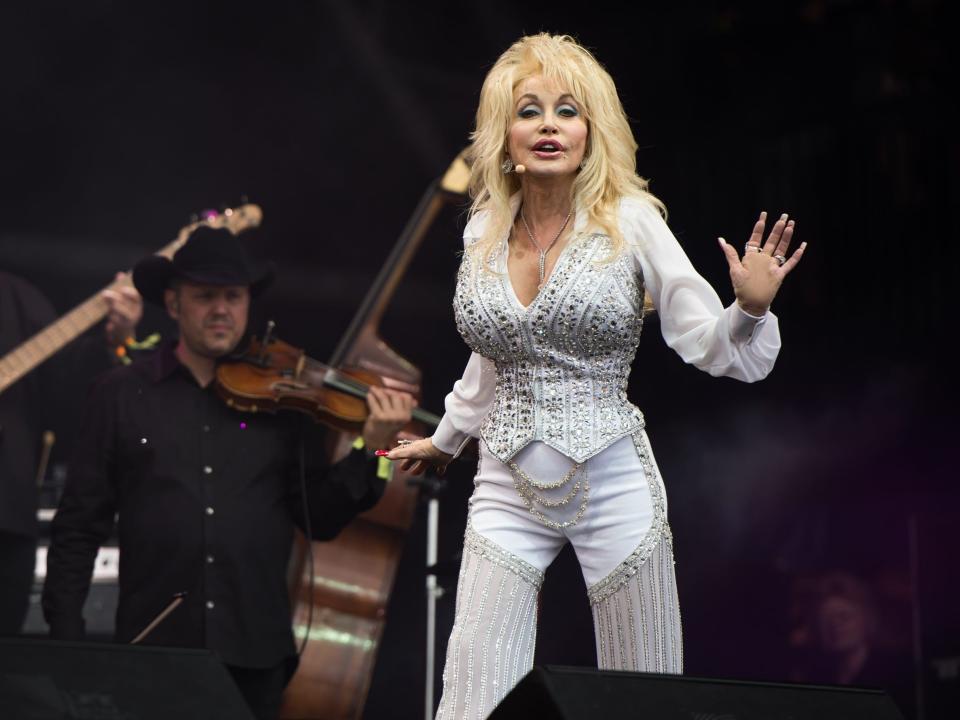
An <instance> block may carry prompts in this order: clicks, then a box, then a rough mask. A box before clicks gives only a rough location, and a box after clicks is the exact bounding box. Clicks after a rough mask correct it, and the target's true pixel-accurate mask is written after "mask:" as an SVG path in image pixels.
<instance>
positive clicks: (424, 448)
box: [387, 438, 453, 475]
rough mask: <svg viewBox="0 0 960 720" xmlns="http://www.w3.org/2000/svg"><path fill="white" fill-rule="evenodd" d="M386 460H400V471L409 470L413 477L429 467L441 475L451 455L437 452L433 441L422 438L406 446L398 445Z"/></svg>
mask: <svg viewBox="0 0 960 720" xmlns="http://www.w3.org/2000/svg"><path fill="white" fill-rule="evenodd" d="M387 459H388V460H400V461H402V462H401V463H400V469H401V470H409V471H410V472H411V473H412V474H413V475H420V474H421V473H422V472H423V471H424V470H426V469H427V468H428V467H430V466H431V465H434V466H435V467H436V469H437V473H438V474H440V475H442V474H443V473H444V471H445V470H446V469H447V463H449V462H450V461H451V460H453V455H449V454H447V453H445V452H444V451H443V450H438V449H437V448H435V447H434V445H433V440H431V439H430V438H423V439H422V440H415V441H414V442H411V443H407V444H406V445H398V446H397V447H395V448H394V449H393V450H391V451H390V453H389V454H388V455H387Z"/></svg>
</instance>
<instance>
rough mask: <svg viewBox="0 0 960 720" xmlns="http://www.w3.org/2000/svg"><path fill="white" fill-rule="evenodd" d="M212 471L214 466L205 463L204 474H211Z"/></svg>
mask: <svg viewBox="0 0 960 720" xmlns="http://www.w3.org/2000/svg"><path fill="white" fill-rule="evenodd" d="M212 472H213V468H212V467H210V466H209V465H204V466H203V474H204V475H209V474H210V473H212Z"/></svg>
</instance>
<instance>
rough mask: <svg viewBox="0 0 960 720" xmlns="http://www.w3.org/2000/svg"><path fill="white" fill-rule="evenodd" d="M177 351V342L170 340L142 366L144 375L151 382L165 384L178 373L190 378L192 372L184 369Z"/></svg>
mask: <svg viewBox="0 0 960 720" xmlns="http://www.w3.org/2000/svg"><path fill="white" fill-rule="evenodd" d="M176 349H177V341H176V340H168V341H167V342H165V343H163V344H162V345H161V346H160V347H159V348H157V351H156V352H155V353H153V355H151V356H150V357H149V358H148V359H146V360H145V361H144V362H143V364H142V365H141V367H142V369H143V373H144V374H145V375H146V376H147V379H149V380H150V382H152V383H160V382H163V381H164V380H166V379H167V378H169V377H170V376H171V375H173V374H174V373H175V372H177V371H180V372H184V373H186V374H187V375H188V376H189V375H190V371H189V370H187V368H186V367H184V365H183V363H181V362H180V359H179V358H178V357H177V353H176V352H175V351H176ZM191 377H192V376H191Z"/></svg>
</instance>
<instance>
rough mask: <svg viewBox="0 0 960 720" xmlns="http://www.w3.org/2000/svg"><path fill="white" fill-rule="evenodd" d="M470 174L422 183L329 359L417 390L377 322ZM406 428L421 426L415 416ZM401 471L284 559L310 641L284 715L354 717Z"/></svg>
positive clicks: (394, 554) (401, 506)
mask: <svg viewBox="0 0 960 720" xmlns="http://www.w3.org/2000/svg"><path fill="white" fill-rule="evenodd" d="M469 174H470V171H469V168H468V167H467V164H466V162H465V160H464V153H460V155H458V156H457V157H456V159H455V160H454V161H453V163H451V165H450V166H449V168H448V169H447V171H446V172H445V173H444V175H443V176H442V177H440V178H437V179H436V180H434V181H433V182H432V183H431V184H430V185H429V186H428V187H427V189H426V191H425V192H424V194H423V196H422V197H421V199H420V202H419V204H418V205H417V208H416V210H415V211H414V213H413V216H412V217H411V218H410V220H409V221H408V222H407V225H406V227H405V228H404V230H403V232H402V233H401V235H400V238H399V239H398V240H397V242H396V244H395V245H394V247H393V249H392V250H391V252H390V254H389V255H388V257H387V260H386V262H385V263H384V265H383V267H382V268H381V269H380V272H379V274H378V275H377V277H376V280H375V281H374V283H373V285H372V286H371V287H370V289H369V290H368V292H367V294H366V296H365V298H364V300H363V302H362V303H361V305H360V308H359V310H358V311H357V313H356V314H355V316H354V317H353V320H352V321H351V323H350V325H349V327H348V329H347V331H346V333H345V334H344V335H343V337H342V338H341V339H340V342H339V344H338V345H337V347H336V349H335V351H334V353H333V355H332V357H331V358H330V360H329V361H328V362H327V366H329V367H330V368H344V367H351V368H357V369H359V370H362V371H365V372H369V373H372V374H373V375H376V376H378V377H379V378H380V379H381V381H382V383H383V384H384V385H386V386H387V387H392V388H395V389H398V390H404V391H406V392H409V393H410V394H412V395H413V396H414V397H417V398H419V396H420V386H421V373H420V370H419V369H418V368H417V367H416V366H415V365H413V364H412V363H411V362H410V361H409V360H407V359H405V358H403V357H401V356H400V355H399V354H398V353H396V352H395V351H394V350H393V349H391V348H390V347H389V346H388V345H387V343H385V342H384V341H383V340H382V339H381V338H380V335H379V328H380V321H381V319H382V318H383V315H384V312H385V311H386V309H387V307H388V306H389V305H390V302H391V300H392V299H393V297H394V294H395V293H396V290H397V287H398V285H399V283H400V280H401V278H402V277H403V276H404V274H405V273H406V270H407V268H408V267H409V265H410V263H411V261H412V260H413V257H414V256H415V254H416V252H417V250H418V248H419V246H420V244H421V242H422V241H423V238H424V236H425V235H426V233H427V230H428V229H429V227H430V225H431V224H432V222H433V220H434V219H435V218H436V216H437V214H438V213H439V212H440V210H441V209H442V208H443V207H444V206H445V205H447V204H448V203H451V202H462V201H463V200H464V195H465V193H466V188H467V181H468V179H469ZM409 430H410V431H411V432H412V433H415V434H423V432H422V430H423V428H422V427H417V426H416V425H415V424H414V425H413V426H411V427H410V428H409ZM352 440H353V437H351V436H349V435H341V436H339V438H338V441H337V447H336V448H334V449H333V454H334V457H336V456H338V455H340V454H343V453H345V452H346V450H347V449H348V448H349V446H350V443H351V442H352ZM407 479H408V474H407V473H404V472H402V471H401V470H400V469H399V466H394V467H393V476H392V479H391V481H390V482H389V483H388V484H387V489H386V492H385V493H384V496H383V498H382V499H381V500H380V502H379V503H378V504H377V505H376V506H375V507H374V508H372V509H371V510H368V511H367V512H365V513H363V514H362V515H360V516H359V517H358V518H357V519H356V520H354V521H353V522H352V523H351V524H350V525H348V526H347V527H346V528H345V529H344V530H343V531H342V532H341V533H340V535H339V536H338V537H337V538H336V539H335V540H333V541H330V542H323V543H319V542H315V543H312V547H310V548H308V547H307V541H306V540H305V539H304V538H302V537H301V538H298V542H297V543H296V545H295V547H294V551H293V554H292V557H291V563H290V568H291V572H290V578H291V598H292V602H293V628H294V635H295V637H296V639H297V640H298V642H300V641H303V640H304V639H305V638H306V639H307V640H308V642H306V644H305V645H304V650H303V653H302V654H301V656H300V665H299V667H298V669H297V672H296V674H295V675H294V676H293V679H292V680H291V681H290V684H289V685H288V687H287V689H286V692H285V693H284V702H283V707H282V709H281V713H280V717H281V718H286V719H289V720H293V719H296V720H305V719H307V718H323V719H324V720H347V719H348V718H359V717H360V716H361V714H362V712H363V706H364V703H365V701H366V697H367V692H368V690H369V687H370V681H371V678H372V675H373V668H374V663H375V661H376V656H377V650H378V647H379V645H380V639H381V637H382V634H383V628H384V623H385V618H386V607H387V602H388V600H389V597H390V591H391V589H392V587H393V581H394V577H395V575H396V569H397V564H398V562H399V560H400V553H401V551H402V549H403V541H404V537H405V535H406V532H407V530H408V529H409V527H410V524H411V522H412V521H413V515H414V511H415V509H416V503H417V489H416V487H414V486H412V485H410V484H408V482H407ZM311 563H312V569H311V567H310V565H311Z"/></svg>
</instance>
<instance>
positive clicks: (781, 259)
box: [773, 255, 787, 265]
mask: <svg viewBox="0 0 960 720" xmlns="http://www.w3.org/2000/svg"><path fill="white" fill-rule="evenodd" d="M773 259H774V260H776V261H777V265H783V264H784V263H785V262H786V261H787V258H786V256H784V255H774V256H773Z"/></svg>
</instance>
